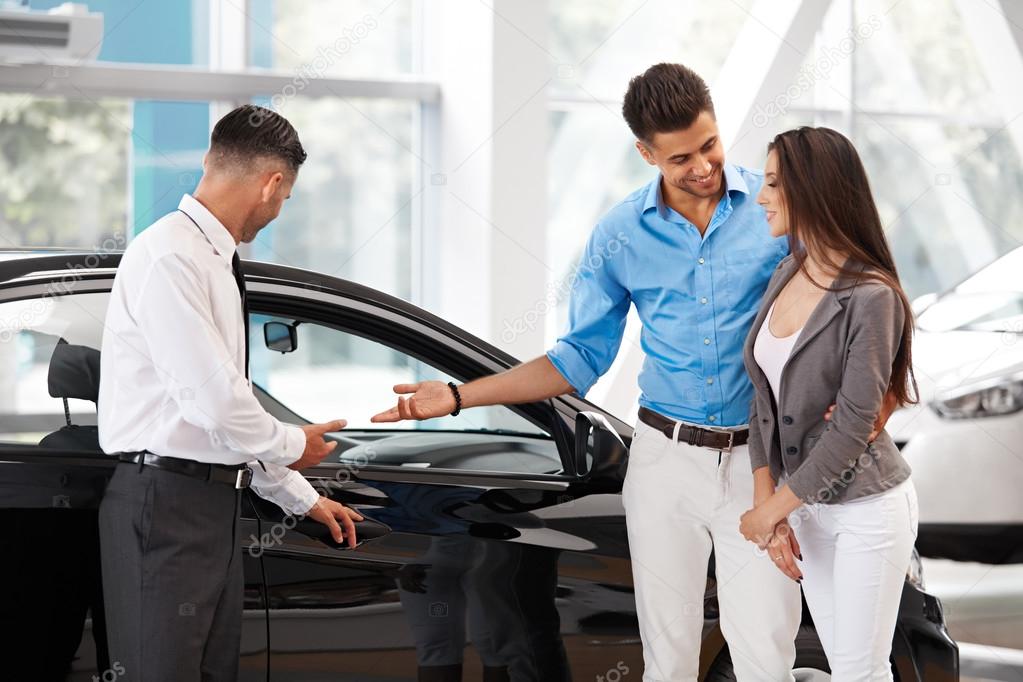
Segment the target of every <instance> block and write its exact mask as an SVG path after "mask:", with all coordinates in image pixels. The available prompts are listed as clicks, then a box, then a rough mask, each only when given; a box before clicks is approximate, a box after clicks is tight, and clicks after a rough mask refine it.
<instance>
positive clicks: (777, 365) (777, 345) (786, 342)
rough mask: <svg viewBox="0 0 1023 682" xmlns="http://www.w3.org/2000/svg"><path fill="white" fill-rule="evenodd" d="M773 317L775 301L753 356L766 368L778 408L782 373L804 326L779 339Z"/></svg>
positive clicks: (761, 328)
mask: <svg viewBox="0 0 1023 682" xmlns="http://www.w3.org/2000/svg"><path fill="white" fill-rule="evenodd" d="M772 317H774V303H772V304H771V309H770V310H769V311H767V317H766V318H765V319H764V324H763V325H761V327H760V331H759V332H757V339H756V341H754V342H753V358H754V359H755V360H756V361H757V364H758V365H760V369H762V370H764V374H765V375H766V376H767V382H768V383H769V384H770V385H771V391H772V392H773V393H774V403H775V405H778V409H781V398H780V397H779V396H778V391H779V390H780V389H781V373H782V370H783V369H785V363H786V362H788V359H789V356H790V355H792V348H793V347H794V346H795V345H796V341H798V340H799V334H800V333H801V332H802V331H803V328H802V327H800V328H799V329H797V330H796V331H795V333H793V334H792V335H791V336H786V337H784V338H781V339H779V338H778V337H777V336H775V335H774V334H772V333H771V318H772Z"/></svg>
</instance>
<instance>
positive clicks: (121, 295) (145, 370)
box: [99, 105, 362, 682]
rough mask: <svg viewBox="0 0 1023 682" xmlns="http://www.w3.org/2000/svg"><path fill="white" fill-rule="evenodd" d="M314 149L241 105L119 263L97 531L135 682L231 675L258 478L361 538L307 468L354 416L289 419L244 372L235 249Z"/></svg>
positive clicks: (112, 616) (112, 628) (113, 652)
mask: <svg viewBox="0 0 1023 682" xmlns="http://www.w3.org/2000/svg"><path fill="white" fill-rule="evenodd" d="M305 158H306V153H305V150H304V149H303V148H302V144H301V142H300V141H299V139H298V134H297V133H296V132H295V129H294V128H293V127H292V126H291V124H290V123H288V121H287V120H285V119H284V118H283V117H281V116H280V115H278V114H276V113H274V112H272V111H270V110H268V109H264V108H262V107H256V106H252V105H246V106H242V107H239V108H237V109H235V110H234V111H232V112H231V113H229V114H227V115H226V116H225V117H224V118H222V119H221V120H220V121H219V122H218V123H217V125H216V126H215V127H214V129H213V134H212V136H211V139H210V149H209V152H208V153H207V154H206V156H205V158H204V159H203V177H202V180H201V181H200V182H199V186H198V187H197V188H196V190H195V194H194V195H188V194H186V195H185V196H184V197H182V199H181V203H180V204H179V205H178V210H177V211H175V212H173V213H170V214H168V215H166V216H164V217H163V218H161V219H160V220H158V221H156V223H154V224H153V225H151V226H150V227H149V228H148V229H146V230H145V231H144V232H143V233H142V234H141V235H139V236H138V237H137V238H136V239H135V240H134V241H133V242H132V243H131V245H130V246H129V247H128V249H127V251H125V253H124V256H123V258H122V259H121V265H120V267H119V269H118V272H117V277H116V278H115V280H114V288H113V293H112V295H111V298H110V307H109V312H108V313H107V319H106V329H105V332H104V335H103V351H102V356H101V357H102V360H101V362H102V365H101V373H100V376H101V379H100V391H99V439H100V445H101V446H102V447H103V450H104V451H105V452H107V453H108V454H111V455H117V456H118V457H119V458H120V462H119V464H118V466H117V468H116V470H115V472H114V476H113V479H112V480H111V481H110V485H109V487H108V488H107V492H106V495H105V496H104V498H103V502H102V504H101V506H100V538H101V552H102V557H103V589H104V595H105V600H106V613H107V624H108V634H109V641H110V660H111V661H117V662H118V663H120V664H121V665H122V666H123V668H124V671H125V673H124V676H123V677H124V680H125V682H127V681H129V680H131V681H144V682H161V681H165V680H166V681H170V680H175V681H178V680H181V681H185V680H187V681H189V682H191V681H195V682H198V681H199V680H216V681H217V682H220V681H222V680H235V679H237V676H238V656H239V649H240V646H241V618H242V591H243V575H242V557H241V551H240V547H241V543H240V541H239V538H238V536H237V534H238V504H239V500H240V496H241V490H242V488H245V487H247V486H248V485H249V484H250V482H251V486H252V487H253V488H254V489H255V491H256V492H257V493H258V494H259V495H260V496H261V497H265V498H267V499H269V500H272V501H274V502H275V503H277V504H278V505H280V507H281V508H282V509H284V510H285V511H287V512H289V513H291V514H305V515H308V516H309V517H310V518H312V519H315V520H317V521H319V522H321V523H323V524H326V525H327V526H328V527H330V528H331V530H332V533H333V536H334V539H335V540H336V541H337V542H342V541H343V539H347V541H348V543H349V544H350V545H351V546H353V547H354V546H355V524H354V521H361V520H362V517H361V516H359V515H358V514H357V513H356V512H355V511H353V510H351V509H348V508H346V507H344V506H342V505H340V504H338V503H337V502H334V501H333V500H330V499H328V498H325V497H321V496H320V495H318V494H317V492H316V491H315V490H314V489H313V487H312V486H311V485H310V484H309V482H308V481H306V480H305V478H304V477H303V476H302V475H301V474H300V473H299V470H301V469H303V468H305V467H308V466H312V465H315V464H318V463H319V462H320V461H321V460H323V458H324V457H326V456H327V455H328V454H329V453H330V452H331V451H332V450H333V449H334V447H335V445H336V443H334V442H330V443H327V442H326V441H325V440H324V438H323V436H324V434H325V433H328V432H332V431H337V430H339V429H341V428H343V427H344V426H345V421H344V420H337V421H333V422H329V423H326V424H310V425H306V426H302V427H298V426H290V425H287V424H283V423H281V422H279V421H278V420H277V419H275V418H274V417H272V416H270V415H269V414H268V413H267V412H266V411H265V410H264V409H263V408H262V406H261V405H260V404H259V402H258V401H257V400H256V397H255V395H253V392H252V386H251V384H250V382H249V380H248V345H247V341H248V334H247V331H248V316H247V314H246V307H245V305H246V303H245V284H244V279H243V277H242V273H241V270H240V267H239V259H238V254H237V252H236V248H237V245H238V244H239V243H240V242H251V241H252V240H253V239H254V238H255V236H256V233H257V232H259V231H260V230H261V229H262V228H263V227H265V226H266V224H267V223H269V222H270V221H271V220H273V219H274V218H276V217H277V215H278V213H280V210H281V206H282V204H283V203H284V200H285V199H287V198H288V196H289V195H290V193H291V187H292V185H293V184H294V182H295V178H296V176H297V174H298V168H299V166H301V165H302V162H303V161H305ZM339 522H340V523H339ZM342 526H343V527H344V528H343V529H342Z"/></svg>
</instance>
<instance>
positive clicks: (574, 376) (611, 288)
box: [547, 225, 631, 396]
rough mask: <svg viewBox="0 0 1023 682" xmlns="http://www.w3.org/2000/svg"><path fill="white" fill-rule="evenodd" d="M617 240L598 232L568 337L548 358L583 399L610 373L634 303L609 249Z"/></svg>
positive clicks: (578, 275)
mask: <svg viewBox="0 0 1023 682" xmlns="http://www.w3.org/2000/svg"><path fill="white" fill-rule="evenodd" d="M614 239H617V237H616V236H614V235H609V234H608V233H607V231H606V230H604V229H602V228H601V226H599V225H598V226H597V229H595V230H594V232H593V235H592V236H591V237H590V240H589V241H588V242H587V244H586V248H585V250H584V251H583V255H582V258H581V259H580V261H579V264H578V266H577V267H576V272H575V280H574V282H573V285H572V297H571V300H570V302H569V318H568V319H569V322H568V333H567V334H565V335H564V336H562V337H561V338H559V339H558V341H557V343H555V345H554V347H553V348H552V349H550V350H549V351H548V352H547V358H548V359H549V360H550V361H551V364H553V365H554V368H555V369H557V370H558V372H559V373H560V374H561V375H562V376H563V377H565V380H566V381H567V382H568V383H569V384H571V385H572V388H573V389H575V391H576V393H577V394H578V395H580V396H583V395H585V394H586V392H587V391H589V390H590V388H591V387H592V386H593V384H595V383H596V382H597V379H599V378H600V377H601V375H603V374H604V373H605V372H607V370H608V369H609V368H610V367H611V364H612V363H613V362H614V359H615V356H616V355H618V349H619V348H620V347H621V344H622V337H623V335H624V334H625V321H626V316H627V315H628V312H629V305H630V302H631V300H630V297H629V292H628V290H627V289H626V288H625V287H623V286H622V285H621V284H620V282H619V280H618V278H617V277H616V276H615V272H614V258H613V255H610V254H609V249H608V244H609V243H610V242H611V241H613V240H614Z"/></svg>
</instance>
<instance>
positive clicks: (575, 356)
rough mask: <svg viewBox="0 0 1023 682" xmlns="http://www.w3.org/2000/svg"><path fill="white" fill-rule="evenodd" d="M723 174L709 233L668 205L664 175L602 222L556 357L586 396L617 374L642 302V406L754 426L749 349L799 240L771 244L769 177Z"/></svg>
mask: <svg viewBox="0 0 1023 682" xmlns="http://www.w3.org/2000/svg"><path fill="white" fill-rule="evenodd" d="M724 178H725V194H724V196H723V197H722V199H721V201H720V202H718V206H717V208H716V209H715V211H714V215H713V217H712V218H711V220H710V224H709V225H708V226H707V230H706V232H705V233H704V235H703V236H701V235H700V231H699V230H698V229H697V228H696V226H694V225H693V224H692V223H690V222H689V221H688V220H686V219H685V218H683V217H682V216H681V215H680V214H679V213H678V212H676V211H675V210H673V209H671V208H670V207H668V206H667V205H666V204H665V203H664V201H663V199H662V197H661V178H660V176H658V177H657V178H656V179H655V180H653V181H652V182H651V183H650V184H649V185H647V186H645V187H643V188H641V189H639V190H637V191H636V192H633V193H632V194H631V195H630V196H629V197H627V198H626V199H625V200H624V201H622V202H621V203H620V204H618V205H617V206H615V207H614V208H612V209H611V210H610V211H609V212H608V214H607V215H606V216H604V218H603V219H602V220H601V221H600V223H598V225H597V227H596V229H594V231H593V234H592V235H591V236H590V240H589V242H588V243H587V244H586V250H585V251H584V253H583V256H582V259H581V260H580V263H579V266H578V267H577V269H576V273H575V282H574V284H573V291H572V299H571V304H570V311H569V331H568V333H567V334H566V335H565V336H563V337H561V338H560V339H558V342H557V344H556V345H555V346H554V348H552V349H551V350H550V351H548V353H547V357H548V358H550V360H551V362H552V363H553V364H554V367H555V368H556V369H557V370H558V371H559V372H560V373H561V374H562V375H563V376H564V377H565V379H566V380H567V381H568V382H569V383H570V384H572V387H573V388H574V389H575V390H576V392H577V393H578V394H579V395H585V393H586V391H588V390H589V389H590V387H591V386H593V384H594V383H596V381H597V379H598V378H599V377H600V376H601V375H602V374H604V372H606V371H607V370H608V368H610V367H611V363H612V362H613V361H614V359H615V356H616V355H617V354H618V349H619V347H620V346H621V343H622V336H623V334H624V332H625V318H626V315H627V313H628V312H629V306H630V304H631V305H635V306H636V312H637V313H638V314H639V319H640V321H641V322H642V323H643V331H642V334H641V337H640V344H641V346H642V348H643V352H644V353H645V355H646V357H645V359H644V361H643V369H642V371H641V372H640V375H639V387H640V390H641V392H642V394H641V396H640V399H639V402H640V405H643V406H645V407H647V408H649V409H651V410H654V411H655V412H659V413H661V414H663V415H667V416H669V417H673V418H675V419H679V420H683V421H687V422H692V423H696V424H705V425H708V426H737V425H740V424H745V423H746V422H747V420H748V418H749V407H750V401H751V400H752V398H753V387H752V385H751V384H750V382H749V378H748V377H747V376H746V370H745V368H744V366H743V361H742V347H743V343H744V342H745V340H746V335H747V334H748V333H749V329H750V326H751V325H752V324H753V318H754V317H755V316H756V313H757V309H758V308H759V306H760V299H761V298H762V297H763V295H764V290H765V289H766V288H767V283H768V280H770V278H771V274H772V272H773V271H774V269H775V267H777V265H778V262H779V261H781V259H782V258H784V257H785V255H786V254H787V253H788V240H787V238H785V237H780V238H773V237H771V235H770V229H769V226H768V224H767V221H766V219H765V217H764V211H763V209H762V208H761V207H760V206H759V205H758V204H757V203H756V194H757V192H759V191H760V185H761V183H762V182H763V174H762V173H761V172H759V171H753V170H749V169H746V168H741V167H739V166H732V165H728V164H725V166H724Z"/></svg>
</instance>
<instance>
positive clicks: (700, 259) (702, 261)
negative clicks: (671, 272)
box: [696, 258, 704, 265]
mask: <svg viewBox="0 0 1023 682" xmlns="http://www.w3.org/2000/svg"><path fill="white" fill-rule="evenodd" d="M696 262H697V263H699V264H700V265H703V263H704V260H703V259H702V258H699V259H697V261H696Z"/></svg>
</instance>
